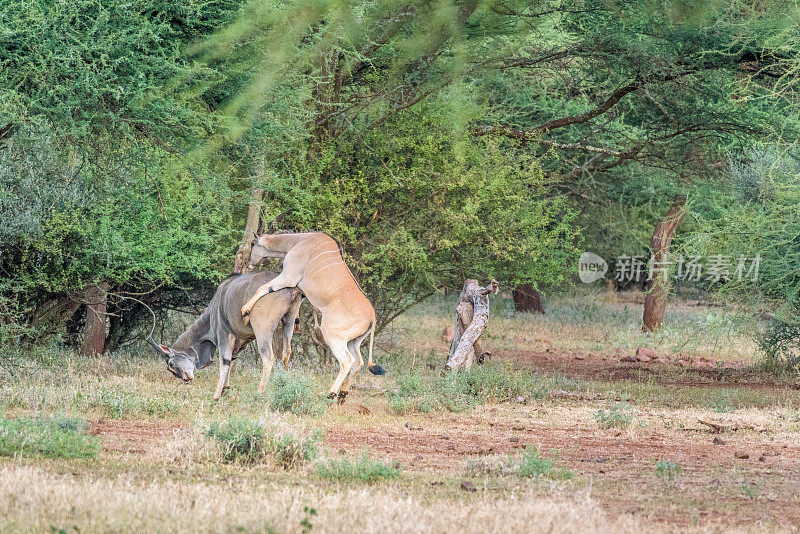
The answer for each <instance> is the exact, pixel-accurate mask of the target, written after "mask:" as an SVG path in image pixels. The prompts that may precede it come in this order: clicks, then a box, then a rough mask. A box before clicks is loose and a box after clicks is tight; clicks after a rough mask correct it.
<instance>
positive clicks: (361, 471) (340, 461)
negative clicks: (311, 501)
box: [317, 455, 400, 482]
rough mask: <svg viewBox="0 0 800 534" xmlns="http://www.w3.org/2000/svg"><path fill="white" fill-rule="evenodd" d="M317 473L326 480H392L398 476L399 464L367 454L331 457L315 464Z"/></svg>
mask: <svg viewBox="0 0 800 534" xmlns="http://www.w3.org/2000/svg"><path fill="white" fill-rule="evenodd" d="M317 474H318V475H319V476H320V477H321V478H325V479H328V480H333V481H336V480H345V481H346V480H358V481H361V482H376V481H378V480H393V479H396V478H398V477H399V476H400V466H399V465H397V464H388V465H387V464H385V463H383V462H381V461H379V460H375V459H373V458H370V457H369V456H367V455H364V456H361V457H360V458H357V459H356V460H353V461H351V460H350V459H349V458H347V457H346V456H345V457H342V458H332V459H330V460H328V461H327V462H325V463H322V462H321V463H318V464H317Z"/></svg>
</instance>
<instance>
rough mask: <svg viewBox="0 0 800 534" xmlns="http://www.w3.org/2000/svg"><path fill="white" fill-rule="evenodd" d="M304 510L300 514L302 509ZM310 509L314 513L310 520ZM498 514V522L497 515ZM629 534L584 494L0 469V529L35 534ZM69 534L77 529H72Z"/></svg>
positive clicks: (628, 521)
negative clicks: (306, 532) (51, 533)
mask: <svg viewBox="0 0 800 534" xmlns="http://www.w3.org/2000/svg"><path fill="white" fill-rule="evenodd" d="M304 508H306V510H304ZM308 508H313V509H314V510H315V511H316V513H315V514H314V515H310V514H309V512H308V511H307V509H308ZM499 512H501V513H499ZM303 519H307V520H308V521H310V523H311V524H312V525H313V532H334V533H338V532H348V531H360V532H409V533H411V532H420V533H423V532H424V533H427V532H451V531H453V530H454V529H457V530H458V531H460V532H552V531H554V530H556V531H559V532H604V531H606V532H607V531H608V530H609V529H612V530H614V531H616V532H636V531H639V529H640V527H639V526H638V524H637V522H636V521H635V520H634V519H632V518H630V517H620V518H616V519H612V518H609V517H608V516H607V515H606V513H605V512H603V511H602V510H601V509H600V508H599V507H598V506H597V504H596V503H594V502H593V500H592V499H591V498H590V497H588V496H587V495H586V494H585V493H579V494H576V495H573V496H570V497H561V498H549V497H542V496H541V495H538V494H537V493H536V492H533V491H522V492H520V493H519V494H516V495H514V496H512V497H509V498H497V497H495V496H493V495H486V494H483V495H480V496H475V497H473V498H469V499H454V498H450V497H446V496H444V497H439V498H434V499H426V500H425V501H423V500H421V499H419V498H417V496H416V495H414V494H413V493H411V492H408V491H407V490H405V489H403V488H400V487H393V486H384V487H381V488H378V489H373V488H371V487H346V488H335V489H332V490H330V489H329V490H325V489H319V488H315V487H313V486H311V485H308V484H303V485H295V486H292V487H285V486H282V485H280V484H271V483H263V484H252V485H251V484H241V483H239V482H237V481H231V482H230V483H229V484H227V485H215V484H203V483H193V484H185V483H180V482H171V481H165V482H157V481H150V482H141V481H137V480H133V479H130V478H128V477H126V476H124V475H121V476H119V477H117V478H114V479H94V478H93V477H84V476H73V475H56V474H53V473H50V472H48V471H47V470H46V469H43V468H40V467H30V466H15V465H5V466H3V468H2V469H0V530H2V531H3V532H42V531H47V530H49V529H51V528H53V527H54V528H55V530H56V531H58V530H59V529H65V530H66V531H68V532H69V531H70V530H71V529H72V528H74V527H78V528H79V529H80V532H154V531H169V532H231V531H235V530H240V531H243V532H303V525H301V522H302V521H303ZM76 531H77V530H76Z"/></svg>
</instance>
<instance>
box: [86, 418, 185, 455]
mask: <svg viewBox="0 0 800 534" xmlns="http://www.w3.org/2000/svg"><path fill="white" fill-rule="evenodd" d="M185 428H188V425H187V424H185V423H176V422H167V421H141V420H136V419H98V420H97V421H91V422H90V428H89V433H90V434H92V435H94V436H100V444H101V446H102V447H103V449H104V450H107V451H110V452H122V453H135V454H144V453H148V452H151V451H153V450H155V449H158V448H159V447H161V446H162V445H163V444H164V443H165V442H166V441H169V440H170V439H172V438H173V436H174V435H175V432H177V431H180V430H183V429H185Z"/></svg>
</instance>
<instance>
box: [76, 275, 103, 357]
mask: <svg viewBox="0 0 800 534" xmlns="http://www.w3.org/2000/svg"><path fill="white" fill-rule="evenodd" d="M108 289H109V285H108V284H107V283H105V282H103V283H100V284H95V285H92V286H89V287H88V288H86V293H85V294H84V298H85V299H86V336H85V337H84V339H83V344H82V345H81V354H84V355H86V356H99V355H100V354H102V353H103V351H104V350H105V345H106V316H107V314H106V310H107V308H108Z"/></svg>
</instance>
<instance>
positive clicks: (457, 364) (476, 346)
mask: <svg viewBox="0 0 800 534" xmlns="http://www.w3.org/2000/svg"><path fill="white" fill-rule="evenodd" d="M498 287H499V285H498V283H497V281H496V280H492V282H491V283H490V284H489V285H487V286H486V287H481V286H480V285H478V281H477V280H467V281H465V282H464V287H463V288H462V289H461V296H460V297H459V299H458V305H457V306H456V324H455V328H454V329H453V330H454V334H453V342H452V343H451V344H450V357H449V358H448V359H447V368H448V369H450V370H458V371H460V370H463V369H469V368H470V367H472V365H473V364H474V363H475V362H476V361H478V362H479V363H483V358H484V355H485V354H486V353H485V352H484V350H483V346H482V345H481V342H480V337H481V335H482V334H483V332H484V331H485V330H486V326H487V325H488V324H489V295H490V294H493V293H497V290H498Z"/></svg>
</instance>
